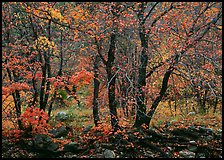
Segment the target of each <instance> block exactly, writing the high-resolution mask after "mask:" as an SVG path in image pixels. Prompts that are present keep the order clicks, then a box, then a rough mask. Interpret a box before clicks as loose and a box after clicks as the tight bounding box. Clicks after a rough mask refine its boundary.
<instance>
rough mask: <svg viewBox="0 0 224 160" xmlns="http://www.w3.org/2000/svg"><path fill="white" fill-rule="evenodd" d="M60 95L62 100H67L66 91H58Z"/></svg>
mask: <svg viewBox="0 0 224 160" xmlns="http://www.w3.org/2000/svg"><path fill="white" fill-rule="evenodd" d="M58 94H59V95H61V97H62V99H63V100H64V99H67V93H66V91H65V90H58Z"/></svg>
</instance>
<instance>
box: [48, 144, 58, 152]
mask: <svg viewBox="0 0 224 160" xmlns="http://www.w3.org/2000/svg"><path fill="white" fill-rule="evenodd" d="M58 149H59V143H50V144H49V145H48V147H47V150H49V151H56V150H58Z"/></svg>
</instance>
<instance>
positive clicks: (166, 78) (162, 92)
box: [145, 68, 173, 126]
mask: <svg viewBox="0 0 224 160" xmlns="http://www.w3.org/2000/svg"><path fill="white" fill-rule="evenodd" d="M172 72H173V68H170V69H168V70H167V71H166V73H165V75H164V77H163V82H162V88H161V89H160V92H159V96H158V97H157V98H156V99H155V101H154V102H153V104H152V106H151V109H150V111H149V112H148V113H147V116H146V117H145V118H146V120H145V124H146V125H147V126H149V124H150V121H151V119H152V116H153V114H154V112H155V110H156V108H157V106H158V105H159V102H160V101H161V100H162V98H163V96H164V95H165V93H166V90H167V86H168V81H169V78H170V75H171V73H172Z"/></svg>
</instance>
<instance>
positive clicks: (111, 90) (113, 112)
mask: <svg viewBox="0 0 224 160" xmlns="http://www.w3.org/2000/svg"><path fill="white" fill-rule="evenodd" d="M110 38H111V39H110V48H109V51H108V60H107V63H106V71H107V80H108V98H109V109H110V116H111V125H112V128H113V129H115V130H117V129H118V128H120V127H119V124H118V117H117V103H116V100H115V82H116V75H115V73H114V70H113V66H114V60H115V38H116V36H115V34H114V33H112V34H111V37H110Z"/></svg>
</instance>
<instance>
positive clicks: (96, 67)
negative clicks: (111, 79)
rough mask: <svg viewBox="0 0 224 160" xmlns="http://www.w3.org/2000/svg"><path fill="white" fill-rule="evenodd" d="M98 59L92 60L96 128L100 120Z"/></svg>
mask: <svg viewBox="0 0 224 160" xmlns="http://www.w3.org/2000/svg"><path fill="white" fill-rule="evenodd" d="M99 58H100V57H99V56H98V55H96V56H95V59H94V95H93V118H94V124H95V126H96V127H97V126H98V122H99V120H100V118H99V109H98V95H99V86H100V82H99V80H98V75H99V73H98V72H99V70H98V65H99V60H100V59H99Z"/></svg>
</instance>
